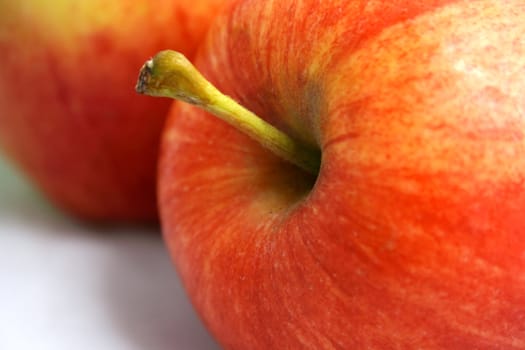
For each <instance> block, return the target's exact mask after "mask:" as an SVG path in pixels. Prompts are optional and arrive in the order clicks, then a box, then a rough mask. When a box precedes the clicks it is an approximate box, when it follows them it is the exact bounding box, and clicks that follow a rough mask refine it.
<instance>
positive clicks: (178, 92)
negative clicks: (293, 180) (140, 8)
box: [136, 50, 321, 175]
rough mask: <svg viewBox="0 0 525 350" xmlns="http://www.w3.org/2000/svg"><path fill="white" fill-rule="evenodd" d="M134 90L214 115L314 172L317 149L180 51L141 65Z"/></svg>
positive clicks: (316, 162) (163, 55)
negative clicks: (228, 91) (219, 84)
mask: <svg viewBox="0 0 525 350" xmlns="http://www.w3.org/2000/svg"><path fill="white" fill-rule="evenodd" d="M136 91H137V92H138V93H140V94H145V95H149V96H156V97H169V98H174V99H177V100H181V101H184V102H187V103H190V104H192V105H195V106H197V107H199V108H202V109H204V110H205V111H207V112H209V113H211V114H213V115H215V116H216V117H218V118H220V119H222V120H224V121H225V122H227V123H229V124H230V125H232V126H234V127H235V128H237V130H239V131H241V132H243V133H244V134H246V135H248V136H249V137H251V138H252V139H254V140H255V141H257V142H259V144H261V145H262V146H263V147H265V148H267V149H269V150H270V151H272V152H273V153H274V154H275V155H277V156H279V157H281V158H282V159H284V160H287V161H289V162H291V163H293V164H295V165H296V166H298V167H300V168H301V169H303V170H305V171H307V172H308V173H311V174H313V175H317V174H318V173H319V167H320V163H321V154H320V152H319V151H318V150H316V149H313V148H311V147H309V146H306V145H303V144H302V143H300V142H298V141H296V140H294V139H292V138H291V137H290V136H288V135H287V134H285V133H283V132H282V131H280V130H279V129H277V128H275V127H274V126H273V125H271V124H269V123H268V122H266V121H265V120H263V119H261V118H260V117H258V116H257V115H255V114H254V113H252V112H251V111H249V110H248V109H246V108H244V107H243V106H241V105H240V104H239V103H237V102H236V101H235V100H233V99H232V98H231V97H229V96H226V95H224V94H223V93H221V92H220V91H219V90H218V89H217V88H216V87H215V86H213V85H212V84H211V83H210V82H209V81H208V80H207V79H206V78H205V77H204V76H203V75H202V74H201V73H200V72H199V71H198V70H197V69H196V68H195V67H194V66H193V64H192V63H191V62H190V61H189V60H188V59H187V58H186V57H185V56H184V55H183V54H181V53H179V52H176V51H172V50H165V51H161V52H159V53H158V54H156V55H155V57H153V58H152V59H150V60H148V61H147V62H146V63H145V64H144V65H143V66H142V68H141V70H140V75H139V79H138V82H137V86H136Z"/></svg>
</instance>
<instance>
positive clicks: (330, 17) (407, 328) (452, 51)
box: [152, 0, 525, 350]
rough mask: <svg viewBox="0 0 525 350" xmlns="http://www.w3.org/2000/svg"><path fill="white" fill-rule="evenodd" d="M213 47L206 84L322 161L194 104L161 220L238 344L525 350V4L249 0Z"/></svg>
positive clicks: (219, 327)
mask: <svg viewBox="0 0 525 350" xmlns="http://www.w3.org/2000/svg"><path fill="white" fill-rule="evenodd" d="M210 33H211V35H210V36H209V37H208V39H207V41H206V45H205V47H204V48H203V50H202V51H201V54H200V55H199V58H198V59H197V64H196V65H197V67H198V68H199V69H200V70H201V72H202V73H203V75H204V76H206V77H207V78H208V79H209V80H210V81H211V82H212V83H213V84H214V85H215V86H217V87H218V89H219V90H221V91H223V92H224V93H226V94H228V95H230V96H231V97H233V99H235V100H237V101H239V102H240V104H242V105H244V106H245V107H247V108H248V109H249V110H251V111H253V112H255V113H256V114H257V115H259V116H261V117H262V118H264V119H265V120H267V121H269V122H271V123H272V124H273V125H275V126H277V127H278V128H279V129H280V130H282V131H284V132H285V133H286V134H288V135H290V136H291V137H292V138H293V139H295V140H297V142H298V143H300V144H303V145H309V146H310V147H317V148H318V149H319V150H320V151H321V154H322V162H321V168H320V172H319V174H318V177H317V179H315V178H313V177H312V176H309V175H307V174H306V173H305V172H303V171H302V170H299V169H298V168H296V167H294V166H291V165H287V164H285V163H283V161H281V160H279V159H277V158H276V157H275V156H274V155H272V154H271V153H270V152H268V151H266V150H264V149H263V148H262V147H260V146H259V145H258V144H257V143H255V142H253V141H252V140H251V139H249V138H247V137H246V136H244V135H241V134H239V133H238V132H237V131H236V130H234V129H233V128H231V127H230V126H228V125H225V124H224V123H222V122H221V121H219V120H216V119H213V118H212V117H210V116H209V115H207V113H206V112H204V111H200V110H198V109H196V108H195V107H193V106H190V105H184V104H178V105H176V106H175V108H174V110H173V113H172V116H171V117H170V119H169V122H168V125H167V128H166V129H165V132H164V137H163V145H162V151H161V153H162V154H161V165H160V180H159V181H160V183H159V186H160V187H159V188H160V192H159V195H160V207H161V218H162V225H163V229H164V234H165V237H166V240H167V242H168V245H169V248H170V250H171V253H172V255H173V258H174V261H175V263H176V265H177V268H178V270H179V272H180V274H181V276H182V278H183V280H184V282H185V284H186V288H187V290H188V293H189V294H190V295H191V297H192V300H193V302H194V304H195V305H196V307H197V309H198V310H199V312H200V313H201V315H202V316H203V318H204V320H205V322H206V324H207V325H208V326H209V327H210V329H211V330H212V332H213V333H214V334H215V336H216V337H217V338H218V340H219V341H220V342H221V344H223V345H224V346H225V347H226V348H228V349H381V350H383V349H525V273H524V271H525V215H524V208H525V182H524V179H525V142H524V135H523V130H525V118H524V117H525V94H524V91H525V41H524V39H523V38H524V37H525V3H524V2H523V1H521V0H510V1H501V0H484V1H466V0H464V1H437V0H433V1H432V0H430V1H415V0H414V1H408V2H407V1H403V2H401V1H371V0H368V1H365V0H362V1H358V0H351V1H348V0H326V1H316V0H299V1H297V0H264V1H262V0H260V1H257V0H247V1H242V2H237V3H236V5H235V6H234V7H232V8H231V9H230V10H229V11H228V13H226V14H225V15H224V16H222V17H221V18H220V19H219V20H218V21H217V22H215V24H214V27H213V28H212V30H211V32H210ZM152 65H153V71H155V60H154V61H153V63H152ZM166 73H167V74H168V75H167V79H166V81H165V82H166V83H169V82H170V79H172V78H170V76H169V74H171V73H172V72H171V71H169V70H167V69H166ZM154 75H155V74H153V75H152V76H154ZM156 79H160V78H158V77H157V78H156ZM155 81H162V80H155ZM189 86H190V87H191V86H192V85H191V84H189ZM161 87H162V88H164V89H165V91H168V90H169V86H168V85H161ZM166 95H168V94H167V93H166ZM172 95H173V94H172ZM195 101H196V100H192V99H191V98H190V102H195ZM210 101H211V102H210ZM210 101H205V102H206V103H213V102H214V100H213V99H211V100H210ZM197 103H198V101H197ZM224 109H226V108H224ZM219 110H220V108H219ZM314 181H315V184H314Z"/></svg>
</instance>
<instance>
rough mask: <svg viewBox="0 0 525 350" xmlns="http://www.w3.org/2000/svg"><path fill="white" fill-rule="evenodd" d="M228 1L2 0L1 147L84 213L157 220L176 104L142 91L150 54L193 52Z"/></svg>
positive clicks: (59, 199) (65, 204) (58, 199)
mask: <svg viewBox="0 0 525 350" xmlns="http://www.w3.org/2000/svg"><path fill="white" fill-rule="evenodd" d="M224 2H225V1H224V0H196V1H192V2H191V4H190V3H188V2H186V1H179V0H161V1H154V2H150V1H145V0H134V1H125V0H117V1H110V2H108V1H101V0H95V1H71V0H59V1H54V2H53V3H52V4H51V3H49V2H48V1H43V0H33V1H29V2H28V1H2V2H0V52H2V54H1V55H0V145H1V146H2V147H3V148H4V150H5V152H6V153H7V154H8V155H9V156H10V157H11V158H12V159H14V160H15V161H16V163H18V164H19V165H20V166H21V167H22V168H23V169H24V170H26V171H27V173H29V174H30V175H31V177H32V178H33V179H34V181H35V182H36V183H37V184H38V185H39V186H40V187H41V188H42V189H43V191H45V192H46V193H47V194H48V195H49V196H50V197H51V198H52V199H53V200H54V202H55V203H56V204H58V205H59V206H61V207H62V208H64V209H66V210H68V211H70V212H72V213H74V214H76V215H77V216H79V217H81V218H84V219H93V220H111V221H115V220H155V219H156V218H157V208H156V198H155V183H156V181H155V175H156V162H157V153H158V140H159V137H160V132H161V129H162V126H163V124H164V120H165V115H166V113H167V111H168V109H169V106H170V101H167V100H164V101H163V100H152V99H148V98H145V97H142V96H137V95H136V94H135V93H134V91H133V83H134V81H135V80H136V74H137V69H138V67H140V65H141V64H142V62H143V60H144V57H145V56H148V55H152V54H154V53H155V52H156V51H158V50H160V49H163V48H168V47H169V48H176V49H178V50H180V51H182V52H184V53H185V54H187V55H189V56H190V57H191V56H192V55H193V53H194V52H195V50H196V47H197V45H198V43H199V41H200V40H201V37H202V36H203V35H204V33H205V31H206V29H207V27H208V24H209V22H210V20H211V19H212V18H213V17H214V15H215V14H216V12H217V11H218V8H219V6H221V4H222V3H224Z"/></svg>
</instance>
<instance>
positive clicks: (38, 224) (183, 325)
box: [0, 155, 219, 350]
mask: <svg viewBox="0 0 525 350" xmlns="http://www.w3.org/2000/svg"><path fill="white" fill-rule="evenodd" d="M0 349H1V350H66V349H67V350H84V349H85V350H88V349H89V350H106V349H107V350H135V349H136V350H139V349H140V350H217V349H219V347H218V346H217V345H216V344H215V343H214V341H213V340H212V338H211V336H210V335H209V334H208V333H207V332H206V330H205V329H204V327H203V325H202V324H201V322H200V320H199V319H198V318H197V316H196V314H195V313H194V311H193V309H192V307H191V306H190V304H189V301H188V300H187V298H186V295H185V293H184V291H183V289H182V286H181V285H180V282H179V280H178V277H177V275H176V273H175V270H174V268H173V266H172V264H171V262H170V260H169V257H168V255H167V253H166V250H165V248H164V246H163V244H162V241H161V238H160V235H159V233H158V232H157V230H156V229H155V228H149V229H148V228H129V227H128V228H113V229H100V228H94V227H86V226H82V225H80V224H79V223H77V222H74V221H73V220H71V219H69V218H67V217H66V216H64V215H62V214H61V213H59V212H58V211H57V210H55V209H53V208H52V207H51V206H50V205H48V204H47V203H46V201H45V200H44V199H43V198H42V197H41V196H40V195H39V194H38V193H37V192H36V191H34V190H33V189H32V188H31V186H30V185H28V183H27V182H25V181H24V180H23V179H22V177H21V176H20V174H19V173H17V172H15V170H13V169H12V168H11V167H10V166H9V165H7V164H6V162H5V160H4V158H2V157H1V155H0Z"/></svg>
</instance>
